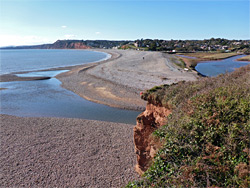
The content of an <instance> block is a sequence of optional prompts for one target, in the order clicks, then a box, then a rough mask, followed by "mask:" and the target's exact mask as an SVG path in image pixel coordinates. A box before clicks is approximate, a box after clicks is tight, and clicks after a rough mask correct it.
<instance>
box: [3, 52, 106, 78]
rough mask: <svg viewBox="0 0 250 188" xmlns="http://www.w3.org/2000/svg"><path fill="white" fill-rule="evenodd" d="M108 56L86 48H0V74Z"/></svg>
mask: <svg viewBox="0 0 250 188" xmlns="http://www.w3.org/2000/svg"><path fill="white" fill-rule="evenodd" d="M109 57H110V55H109V54H106V53H103V52H95V51H87V50H36V49H32V50H31V49H29V50H26V49H24V50H0V61H1V69H0V74H7V73H11V72H22V71H33V70H44V69H49V68H56V67H66V66H73V65H81V64H85V63H90V62H96V61H100V60H104V59H107V58H109Z"/></svg>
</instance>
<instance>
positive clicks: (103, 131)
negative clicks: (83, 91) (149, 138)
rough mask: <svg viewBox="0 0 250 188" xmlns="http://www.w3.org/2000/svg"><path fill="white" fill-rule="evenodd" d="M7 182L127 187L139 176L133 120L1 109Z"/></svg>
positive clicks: (0, 180) (1, 181)
mask: <svg viewBox="0 0 250 188" xmlns="http://www.w3.org/2000/svg"><path fill="white" fill-rule="evenodd" d="M0 121H1V131H0V136H1V154H0V166H1V177H0V185H1V186H2V187H80V186H82V187H121V186H124V185H126V184H127V183H128V181H130V180H133V179H136V178H137V174H136V173H135V171H134V165H135V155H134V145H133V139H132V138H133V125H129V124H121V123H110V122H101V121H91V120H83V119H66V118H23V117H22V118H21V117H14V116H9V115H0Z"/></svg>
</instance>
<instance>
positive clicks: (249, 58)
mask: <svg viewBox="0 0 250 188" xmlns="http://www.w3.org/2000/svg"><path fill="white" fill-rule="evenodd" d="M237 61H250V55H248V56H245V57H242V58H239V59H237Z"/></svg>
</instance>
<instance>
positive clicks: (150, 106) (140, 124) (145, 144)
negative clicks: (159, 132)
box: [134, 100, 171, 175]
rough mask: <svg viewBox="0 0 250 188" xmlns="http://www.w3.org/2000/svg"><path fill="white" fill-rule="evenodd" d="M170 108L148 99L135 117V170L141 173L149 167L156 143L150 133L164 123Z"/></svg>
mask: <svg viewBox="0 0 250 188" xmlns="http://www.w3.org/2000/svg"><path fill="white" fill-rule="evenodd" d="M170 113H171V110H170V109H168V108H166V107H163V106H162V104H159V103H156V102H155V101H153V100H148V103H147V106H146V110H145V111H144V112H143V113H141V114H140V115H139V116H138V117H137V125H136V126H135V127H134V144H135V152H136V157H137V165H136V167H135V170H136V171H137V172H138V173H139V174H140V175H141V174H143V173H144V172H145V171H146V170H147V169H148V167H149V165H150V161H151V160H152V158H153V157H154V155H155V154H156V150H157V143H155V141H154V140H153V139H152V137H151V134H152V132H153V131H155V130H156V129H157V128H159V127H160V126H163V125H164V124H165V123H166V117H167V116H168V115H169V114H170Z"/></svg>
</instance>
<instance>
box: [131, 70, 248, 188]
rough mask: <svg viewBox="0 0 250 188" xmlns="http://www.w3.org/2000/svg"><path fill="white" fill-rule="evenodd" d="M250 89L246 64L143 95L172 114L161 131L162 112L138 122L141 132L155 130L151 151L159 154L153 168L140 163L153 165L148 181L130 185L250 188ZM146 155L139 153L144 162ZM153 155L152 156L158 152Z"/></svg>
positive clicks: (151, 138)
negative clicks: (218, 74)
mask: <svg viewBox="0 0 250 188" xmlns="http://www.w3.org/2000/svg"><path fill="white" fill-rule="evenodd" d="M249 85H250V66H246V67H242V68H240V69H238V70H236V71H235V72H233V73H231V74H225V75H220V76H218V77H215V78H204V79H202V80H200V81H195V82H180V83H178V84H176V85H171V86H167V85H165V86H160V87H155V88H153V89H151V90H148V91H147V92H145V93H143V94H142V98H143V99H145V100H147V101H148V105H151V106H152V105H154V106H155V108H156V109H157V108H158V109H159V107H164V108H165V109H166V111H167V112H169V111H171V112H172V113H171V115H168V116H167V115H166V116H167V117H166V123H165V125H164V126H161V127H160V128H159V127H158V125H159V124H157V121H156V120H157V119H159V113H155V114H150V116H148V115H149V113H146V114H144V116H143V117H142V116H141V117H140V118H138V124H139V126H140V129H138V128H135V131H138V130H141V131H144V130H145V127H149V128H148V130H149V129H150V128H152V129H153V130H155V131H154V132H153V133H152V135H151V136H150V137H148V139H150V140H151V141H150V142H149V141H147V143H150V145H148V147H146V149H147V148H150V147H151V148H152V147H153V148H155V149H154V151H158V152H156V154H154V156H153V158H152V159H151V161H149V162H148V164H144V163H140V164H143V165H145V166H146V168H148V167H147V165H148V166H149V168H148V169H147V171H146V172H145V173H144V174H143V177H142V180H141V181H137V182H132V183H130V184H129V185H128V186H127V187H170V186H171V187H172V186H177V187H192V186H194V187H215V186H217V187H227V186H231V187H249V185H250V178H249V177H250V165H249V163H250V162H249V160H250V146H249V143H250V136H249V133H250V87H249ZM151 109H152V107H151ZM161 111H163V110H161ZM161 118H162V116H161ZM161 122H162V121H161ZM138 124H137V127H138ZM141 133H142V132H141ZM141 135H142V138H141V140H143V139H144V138H143V135H144V134H141ZM135 136H136V134H135ZM144 143H146V142H144ZM136 148H137V149H138V148H139V147H137V146H136ZM144 148H145V147H144ZM146 152H147V151H145V150H144V151H141V150H137V155H138V158H139V159H140V157H141V156H143V155H145V153H146ZM149 153H150V155H151V156H152V153H153V152H152V150H150V151H149ZM148 158H150V156H146V157H145V159H148ZM139 162H140V161H139ZM143 162H145V160H144V161H143ZM140 164H138V165H140ZM140 169H142V170H143V166H142V167H140Z"/></svg>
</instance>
